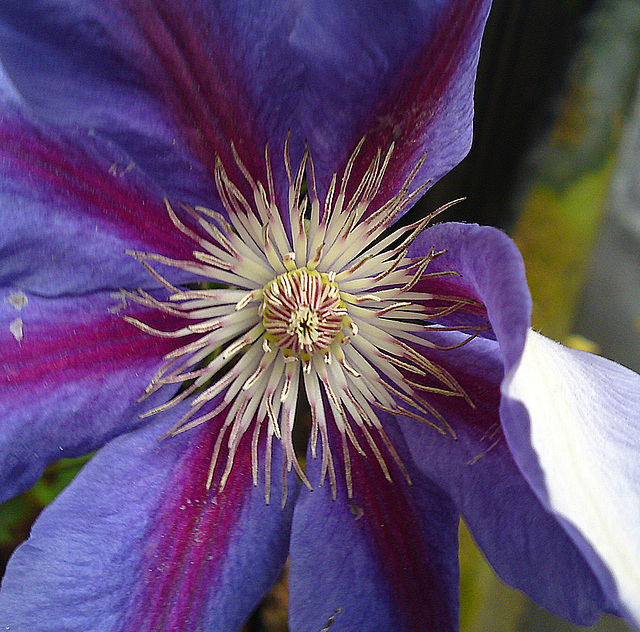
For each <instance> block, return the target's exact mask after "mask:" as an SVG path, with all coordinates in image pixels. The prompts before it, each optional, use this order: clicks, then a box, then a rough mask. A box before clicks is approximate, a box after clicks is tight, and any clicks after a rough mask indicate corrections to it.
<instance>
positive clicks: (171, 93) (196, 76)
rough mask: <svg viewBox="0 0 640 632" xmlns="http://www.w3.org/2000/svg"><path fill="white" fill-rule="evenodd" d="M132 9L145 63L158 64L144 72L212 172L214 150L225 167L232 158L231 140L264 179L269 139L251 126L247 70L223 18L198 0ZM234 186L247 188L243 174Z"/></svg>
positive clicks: (142, 1) (145, 2) (144, 3)
mask: <svg viewBox="0 0 640 632" xmlns="http://www.w3.org/2000/svg"><path fill="white" fill-rule="evenodd" d="M185 6H188V7H189V10H188V11H186V10H185ZM129 11H130V12H131V14H132V15H133V17H134V20H135V23H136V26H137V27H138V28H139V29H140V31H141V33H142V36H143V38H144V41H145V43H146V46H147V49H146V51H145V64H146V66H147V67H148V66H156V67H157V68H158V71H157V72H153V73H149V74H150V76H151V77H153V80H154V81H156V82H157V85H156V86H155V89H156V90H157V91H158V92H159V97H160V100H161V102H162V103H163V104H164V105H166V106H167V107H168V109H169V111H170V115H171V117H172V118H173V119H174V123H175V124H176V126H177V128H178V129H179V130H180V132H181V133H182V135H183V136H184V139H185V141H186V142H187V144H188V145H189V146H190V147H191V148H192V149H193V150H194V153H195V155H196V156H198V158H199V160H200V162H201V163H202V164H203V165H205V166H206V168H207V170H208V172H209V174H211V175H213V172H214V167H215V161H216V159H217V157H218V156H220V157H221V158H222V159H223V160H224V162H225V164H226V165H227V168H229V166H230V165H231V164H233V163H232V158H231V151H230V145H231V143H233V144H234V146H235V148H236V150H237V151H238V153H239V154H240V156H241V158H242V160H243V162H244V163H245V165H246V166H247V168H248V169H249V171H250V173H251V174H252V175H253V177H254V178H260V179H262V180H263V181H264V162H263V160H262V156H263V153H264V147H265V141H266V139H265V138H263V137H261V136H259V134H258V132H257V130H256V129H255V128H254V123H255V113H254V112H252V111H250V98H249V95H248V92H247V90H246V87H245V86H244V85H243V84H242V81H243V78H244V76H245V73H246V72H247V71H246V69H245V68H244V67H243V63H242V59H240V58H239V55H240V52H239V51H237V50H234V49H237V41H236V40H237V38H235V37H234V35H233V34H232V32H231V28H230V24H229V23H228V21H227V16H225V15H223V11H222V10H221V9H220V8H218V7H215V6H213V4H212V3H202V2H200V1H195V2H192V3H189V4H188V5H186V3H181V2H180V3H169V2H152V1H150V0H137V1H135V2H130V3H129ZM232 51H233V52H234V53H235V55H236V57H233V55H232ZM238 184H239V185H240V186H241V188H244V183H243V182H242V180H241V179H240V180H239V182H238Z"/></svg>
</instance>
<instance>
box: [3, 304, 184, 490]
mask: <svg viewBox="0 0 640 632" xmlns="http://www.w3.org/2000/svg"><path fill="white" fill-rule="evenodd" d="M119 303H121V300H119V299H118V298H113V297H112V296H110V295H103V294H95V295H92V296H89V297H84V298H75V299H69V298H59V299H43V298H40V297H36V296H27V295H25V294H24V293H20V292H12V293H8V292H4V293H3V295H2V297H1V299H0V320H1V322H2V328H1V329H0V347H1V348H2V350H3V351H2V363H0V480H2V487H1V489H2V498H3V499H6V498H8V497H11V496H13V495H15V494H17V493H19V492H21V491H23V490H24V489H26V488H28V487H29V486H30V485H32V484H33V483H34V482H35V481H36V480H37V479H38V477H39V476H40V474H41V473H42V470H43V469H44V468H45V467H46V466H47V465H48V464H49V463H51V462H53V461H56V460H58V459H60V458H63V457H73V456H79V455H82V454H86V453H88V452H91V451H92V450H95V449H96V448H98V447H100V446H101V445H102V444H104V443H105V442H106V441H108V440H109V439H110V438H112V437H113V436H115V435H117V434H119V433H121V432H125V431H127V430H129V429H131V428H134V427H136V426H138V425H139V424H140V423H141V421H140V419H139V418H138V415H139V414H140V413H143V412H144V411H146V410H150V409H151V408H153V407H154V406H155V405H159V404H161V403H163V402H164V401H166V400H168V399H169V397H170V396H171V394H172V393H170V392H166V391H165V392H162V390H161V391H159V392H158V393H156V394H154V395H152V396H151V397H150V398H149V399H147V400H146V401H144V402H142V403H136V400H138V398H139V397H140V396H141V395H142V394H143V393H144V390H145V388H146V387H147V385H148V384H149V382H150V381H151V378H152V377H153V375H154V374H155V372H156V371H157V370H158V368H159V367H160V365H161V364H162V362H163V360H162V358H163V356H164V355H165V354H166V353H168V352H169V351H172V350H173V349H175V348H176V346H178V344H184V339H180V340H181V342H180V343H178V342H176V340H175V339H168V338H159V337H154V336H151V335H149V334H147V333H144V332H142V331H140V330H139V329H137V328H136V327H134V326H133V325H131V324H129V323H127V322H125V321H124V320H123V319H122V317H121V316H119V315H117V314H115V313H112V312H110V311H109V310H110V309H113V308H114V307H117V306H118V304H119ZM129 313H130V314H132V315H134V316H137V317H138V318H140V319H141V320H145V321H146V322H148V323H149V324H150V325H152V326H153V325H155V326H156V327H158V328H164V329H166V330H168V331H170V330H173V329H178V328H179V327H180V326H181V325H182V324H183V323H182V322H180V321H179V320H178V319H177V318H175V317H171V316H166V315H160V313H159V312H154V311H152V310H149V309H148V308H140V307H139V308H137V309H136V308H134V307H131V308H129Z"/></svg>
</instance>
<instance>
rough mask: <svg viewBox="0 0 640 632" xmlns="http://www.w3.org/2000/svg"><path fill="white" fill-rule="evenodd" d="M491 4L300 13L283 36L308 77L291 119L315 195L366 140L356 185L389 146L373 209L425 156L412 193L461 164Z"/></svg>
mask: <svg viewBox="0 0 640 632" xmlns="http://www.w3.org/2000/svg"><path fill="white" fill-rule="evenodd" d="M490 4H491V3H490V1H489V0H445V1H444V2H411V3H410V2H401V3H398V2H395V1H393V0H384V1H382V2H376V3H373V4H371V5H370V6H368V7H367V11H366V12H364V11H362V10H361V6H360V4H359V3H358V2H354V1H348V2H341V3H340V4H339V5H337V4H336V5H331V4H328V3H326V2H321V1H320V2H309V3H308V4H307V6H306V7H304V9H303V10H302V11H301V13H300V16H299V17H298V19H297V21H296V24H295V27H294V29H293V32H292V35H291V41H292V44H293V46H294V47H295V48H296V49H297V51H296V52H297V53H298V55H299V58H300V59H301V60H302V61H303V63H304V66H305V69H306V71H305V74H304V76H303V83H302V85H301V86H300V89H299V90H300V93H301V97H302V99H301V100H302V105H301V106H300V108H299V113H298V114H297V116H298V118H299V121H300V122H299V124H298V125H299V127H300V129H301V131H302V133H304V134H305V135H306V137H307V138H308V139H309V144H310V147H311V152H312V156H313V158H314V161H315V162H316V172H317V173H318V174H319V180H320V182H321V186H322V188H324V187H326V186H327V184H328V182H329V179H330V176H331V174H332V173H333V172H335V171H340V170H341V168H342V167H343V165H344V163H345V161H346V160H347V158H348V157H349V154H350V153H351V151H352V149H353V148H354V147H355V145H356V143H357V142H358V141H359V140H360V139H361V138H362V136H363V135H365V134H367V139H366V142H365V145H364V147H363V148H362V150H361V152H360V155H359V157H358V162H357V164H356V166H355V168H354V175H353V180H354V181H357V180H358V179H359V178H360V177H361V176H362V175H363V173H364V170H365V169H366V168H367V167H368V165H369V163H370V161H371V160H372V159H373V157H374V155H375V152H376V150H381V151H382V152H383V154H384V153H386V151H387V149H388V148H389V146H390V144H391V143H392V142H394V143H396V148H395V151H394V153H393V156H392V159H391V162H390V164H389V167H388V170H387V174H386V177H385V179H384V182H383V185H382V189H381V192H380V194H379V197H378V201H381V202H386V201H387V200H388V199H390V197H391V196H392V195H393V194H395V193H396V192H397V191H398V190H399V188H400V186H401V185H402V183H403V182H404V180H405V178H406V177H407V175H408V174H409V172H410V171H411V170H412V169H413V167H414V166H415V165H416V163H417V162H418V160H419V159H420V158H421V157H422V155H423V154H425V152H426V159H425V162H424V164H423V166H422V168H421V169H420V171H419V174H418V177H417V179H416V181H415V182H416V184H424V183H425V182H427V181H428V180H431V181H436V180H437V179H439V178H440V177H441V176H442V175H444V174H445V173H447V172H448V171H449V170H450V169H451V168H452V167H454V166H455V165H456V164H457V163H458V162H460V160H461V159H462V158H463V157H464V156H465V155H466V153H467V151H468V150H469V147H470V145H471V127H472V114H473V86H474V81H475V74H476V65H477V59H478V52H479V47H480V39H481V37H482V31H483V28H484V23H485V21H486V18H487V14H488V11H489V6H490ZM332 7H335V8H332ZM379 206H380V204H377V205H376V203H374V204H373V206H372V208H379Z"/></svg>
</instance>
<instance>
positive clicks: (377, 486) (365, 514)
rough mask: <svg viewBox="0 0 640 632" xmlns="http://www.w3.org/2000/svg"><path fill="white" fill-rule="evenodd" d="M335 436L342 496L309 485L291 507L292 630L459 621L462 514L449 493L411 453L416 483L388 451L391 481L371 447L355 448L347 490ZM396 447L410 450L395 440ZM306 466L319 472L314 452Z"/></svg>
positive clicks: (364, 629) (390, 629)
mask: <svg viewBox="0 0 640 632" xmlns="http://www.w3.org/2000/svg"><path fill="white" fill-rule="evenodd" d="M393 430H394V428H393V427H391V428H389V432H390V434H391V435H392V436H394V432H393ZM332 438H333V439H334V442H333V445H334V446H336V447H335V449H334V450H333V454H334V462H335V464H336V473H337V477H338V481H337V483H338V490H337V498H336V500H333V499H332V497H331V490H330V489H329V485H326V484H325V485H324V486H322V487H318V488H316V489H314V491H312V492H309V491H308V490H306V489H303V490H302V491H301V493H300V499H299V501H298V504H297V506H296V509H295V513H294V519H293V533H292V540H291V567H290V596H289V603H290V625H291V629H292V632H306V631H307V630H322V629H323V628H325V627H329V624H331V630H332V632H333V630H336V632H341V631H344V632H352V631H353V630H358V632H409V631H414V630H438V632H453V631H454V630H457V626H458V581H459V578H458V568H457V530H458V514H457V512H456V511H455V510H454V508H453V506H452V504H451V501H450V499H449V498H448V497H447V496H446V494H444V493H443V492H442V491H441V490H440V489H438V487H437V486H436V485H433V483H431V482H430V481H428V480H427V479H425V478H424V477H423V476H421V475H420V473H419V472H417V471H415V470H414V469H413V468H411V465H410V463H408V465H409V473H410V475H411V477H412V481H413V484H412V485H409V484H408V483H407V481H406V480H405V479H404V477H403V475H402V474H401V473H400V471H399V469H398V468H397V467H394V463H393V461H392V459H391V457H388V458H389V460H390V461H391V463H390V464H389V465H390V469H391V471H392V479H393V482H390V481H388V480H387V479H386V478H385V476H384V475H383V472H382V469H381V468H380V465H379V464H378V463H377V462H376V460H375V458H374V457H373V456H372V455H369V456H368V457H365V458H363V457H362V456H360V455H359V454H356V453H355V451H354V450H351V474H352V482H353V498H348V495H347V492H346V489H345V483H344V472H345V470H344V461H343V460H342V459H341V458H340V450H339V445H340V442H339V438H338V433H337V432H334V436H333V437H332ZM361 439H362V437H361ZM335 440H337V443H336V441H335ZM363 441H364V440H363ZM396 447H397V448H398V449H399V451H400V453H401V455H404V454H405V453H404V451H403V450H402V446H401V445H399V444H398V442H396ZM382 449H383V450H384V448H382ZM405 462H408V460H407V461H405ZM307 473H308V475H309V479H310V480H311V481H314V482H315V481H317V480H319V477H320V463H319V462H318V461H315V460H313V459H312V458H311V455H308V459H307Z"/></svg>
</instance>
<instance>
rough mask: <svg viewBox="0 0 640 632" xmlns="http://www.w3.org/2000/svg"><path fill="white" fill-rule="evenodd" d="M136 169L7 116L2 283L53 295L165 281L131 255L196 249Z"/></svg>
mask: <svg viewBox="0 0 640 632" xmlns="http://www.w3.org/2000/svg"><path fill="white" fill-rule="evenodd" d="M103 149H104V147H103ZM114 161H115V162H114ZM134 172H135V170H133V172H132V171H128V170H127V167H126V162H117V161H116V157H114V155H113V154H111V155H109V154H107V155H105V153H103V154H99V153H97V151H95V152H89V151H85V150H83V149H81V148H80V147H79V146H78V145H75V144H73V143H72V142H70V141H69V139H65V138H62V137H56V135H54V134H53V133H51V132H49V134H48V135H44V134H43V133H42V132H41V131H40V130H38V129H36V128H35V127H33V126H31V125H29V124H27V123H26V122H23V121H21V120H20V119H19V118H17V117H16V118H9V117H5V118H4V120H2V121H1V122H0V178H1V179H2V187H1V188H0V190H1V194H0V195H1V197H2V203H1V204H0V223H1V224H2V226H3V230H2V233H1V235H0V254H1V255H2V256H1V261H2V263H1V264H0V285H4V286H7V285H11V286H14V287H20V288H22V289H24V290H29V291H34V292H36V293H38V294H40V295H49V296H50V295H57V294H68V293H73V294H81V293H85V292H90V291H94V290H96V289H107V288H113V289H118V288H119V287H125V288H131V289H133V288H136V287H138V286H146V287H149V285H150V282H151V283H152V284H153V285H157V283H156V282H155V281H153V280H152V279H151V277H150V275H149V274H148V273H147V272H146V271H145V270H144V268H143V267H142V266H141V265H140V263H139V262H138V261H136V260H135V259H134V258H133V257H131V256H129V255H127V254H126V251H127V250H128V249H131V250H142V251H151V252H155V253H159V254H164V255H166V256H169V257H175V258H184V257H191V251H192V250H193V247H194V243H193V242H192V241H191V240H190V239H188V238H187V237H186V236H185V235H184V234H183V233H181V232H180V231H179V230H178V229H177V228H176V227H175V226H174V225H173V223H172V222H171V219H170V217H169V215H168V213H167V210H166V207H165V205H164V203H163V202H162V198H161V197H160V195H159V194H158V193H155V192H153V190H152V189H151V191H150V189H149V188H148V186H147V188H144V187H143V185H142V183H141V182H140V179H139V178H136V174H135V173H134ZM168 274H169V278H171V279H174V280H175V279H176V277H177V276H178V275H176V273H175V272H173V273H172V272H171V271H169V272H168Z"/></svg>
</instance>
